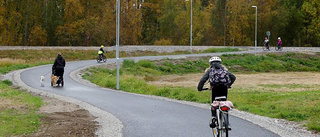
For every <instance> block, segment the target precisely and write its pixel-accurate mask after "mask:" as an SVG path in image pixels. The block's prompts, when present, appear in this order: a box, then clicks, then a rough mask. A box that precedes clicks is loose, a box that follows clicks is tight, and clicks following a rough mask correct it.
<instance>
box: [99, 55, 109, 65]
mask: <svg viewBox="0 0 320 137" xmlns="http://www.w3.org/2000/svg"><path fill="white" fill-rule="evenodd" d="M102 61H103V62H106V61H107V56H105V55H103V54H102V55H98V57H97V62H98V63H100V62H102Z"/></svg>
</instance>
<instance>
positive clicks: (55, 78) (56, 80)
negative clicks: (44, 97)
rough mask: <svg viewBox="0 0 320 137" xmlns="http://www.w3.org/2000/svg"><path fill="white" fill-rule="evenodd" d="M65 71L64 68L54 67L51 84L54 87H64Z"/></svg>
mask: <svg viewBox="0 0 320 137" xmlns="http://www.w3.org/2000/svg"><path fill="white" fill-rule="evenodd" d="M63 73H64V70H63V68H62V69H55V68H52V75H51V86H53V87H59V86H61V87H63V85H64V81H63Z"/></svg>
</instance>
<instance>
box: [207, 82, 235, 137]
mask: <svg viewBox="0 0 320 137" xmlns="http://www.w3.org/2000/svg"><path fill="white" fill-rule="evenodd" d="M208 89H209V88H203V90H208ZM231 109H233V104H232V102H231V101H227V98H226V96H219V97H215V99H214V101H213V102H212V103H211V110H215V112H216V119H211V120H210V122H214V123H215V125H216V126H215V127H214V128H212V133H213V136H214V137H228V136H229V130H231V128H230V125H229V113H228V112H229V111H230V110H231ZM213 120H214V121H213Z"/></svg>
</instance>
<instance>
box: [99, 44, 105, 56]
mask: <svg viewBox="0 0 320 137" xmlns="http://www.w3.org/2000/svg"><path fill="white" fill-rule="evenodd" d="M103 48H104V46H103V45H101V46H100V49H99V51H98V54H99V58H102V57H103V54H104V50H103Z"/></svg>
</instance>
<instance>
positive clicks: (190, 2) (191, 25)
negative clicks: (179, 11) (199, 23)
mask: <svg viewBox="0 0 320 137" xmlns="http://www.w3.org/2000/svg"><path fill="white" fill-rule="evenodd" d="M186 1H189V0H186ZM192 9H193V7H192V0H191V1H190V52H191V53H192V16H193V15H192V14H193V12H192Z"/></svg>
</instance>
